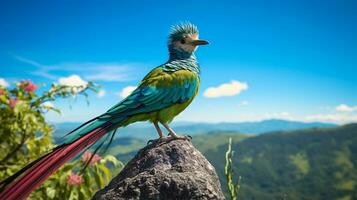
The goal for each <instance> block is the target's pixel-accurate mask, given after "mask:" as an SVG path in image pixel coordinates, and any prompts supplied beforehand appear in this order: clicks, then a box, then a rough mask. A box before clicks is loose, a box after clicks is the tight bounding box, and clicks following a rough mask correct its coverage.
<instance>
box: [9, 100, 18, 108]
mask: <svg viewBox="0 0 357 200" xmlns="http://www.w3.org/2000/svg"><path fill="white" fill-rule="evenodd" d="M18 102H19V100H18V99H14V98H11V99H10V102H9V105H10V108H15V106H16V104H17V103H18Z"/></svg>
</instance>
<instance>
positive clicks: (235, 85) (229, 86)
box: [203, 80, 248, 98]
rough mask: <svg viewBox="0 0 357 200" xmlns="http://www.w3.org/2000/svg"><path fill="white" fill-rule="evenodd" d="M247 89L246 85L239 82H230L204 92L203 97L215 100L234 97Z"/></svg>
mask: <svg viewBox="0 0 357 200" xmlns="http://www.w3.org/2000/svg"><path fill="white" fill-rule="evenodd" d="M247 89H248V84H247V83H243V82H239V81H234V80H233V81H231V82H230V83H224V84H221V85H219V86H217V87H210V88H207V89H206V90H205V92H204V93H203V96H205V97H207V98H217V97H223V96H234V95H238V94H239V93H241V92H242V91H243V90H247Z"/></svg>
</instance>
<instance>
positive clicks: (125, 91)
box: [119, 86, 136, 99]
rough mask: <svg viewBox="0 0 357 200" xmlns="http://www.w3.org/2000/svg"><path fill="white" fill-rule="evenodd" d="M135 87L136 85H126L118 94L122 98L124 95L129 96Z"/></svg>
mask: <svg viewBox="0 0 357 200" xmlns="http://www.w3.org/2000/svg"><path fill="white" fill-rule="evenodd" d="M135 89H136V86H127V87H125V88H123V89H122V90H121V91H120V92H119V96H120V97H121V98H123V99H124V98H125V97H127V96H129V95H130V94H131V93H132V92H133V91H134V90H135Z"/></svg>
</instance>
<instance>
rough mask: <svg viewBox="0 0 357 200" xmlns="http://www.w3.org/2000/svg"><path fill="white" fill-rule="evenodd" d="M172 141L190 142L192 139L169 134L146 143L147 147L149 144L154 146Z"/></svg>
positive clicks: (186, 136)
mask: <svg viewBox="0 0 357 200" xmlns="http://www.w3.org/2000/svg"><path fill="white" fill-rule="evenodd" d="M172 140H187V141H191V140H192V137H191V136H190V135H183V136H181V135H176V134H175V135H172V134H170V133H169V136H168V137H160V138H159V139H155V140H149V141H148V142H147V145H150V144H156V143H164V142H171V141H172Z"/></svg>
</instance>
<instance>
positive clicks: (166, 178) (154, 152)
mask: <svg viewBox="0 0 357 200" xmlns="http://www.w3.org/2000/svg"><path fill="white" fill-rule="evenodd" d="M93 199H96V200H109V199H110V200H111V199H145V200H150V199H180V200H184V199H224V195H223V193H222V190H221V184H220V182H219V179H218V176H217V174H216V172H215V169H214V168H213V166H212V165H211V164H210V163H209V162H208V161H207V159H206V158H205V157H204V156H203V155H202V154H201V153H200V152H199V151H198V150H197V149H196V148H195V147H194V146H193V145H192V144H191V142H190V141H186V140H174V141H171V142H169V143H161V144H158V143H154V144H150V145H148V146H146V147H144V148H143V149H141V150H140V151H139V152H138V153H137V155H136V156H135V157H134V158H133V159H132V160H131V161H130V162H129V163H128V164H127V165H126V166H125V167H124V169H123V170H122V171H121V172H120V173H119V175H118V176H117V177H115V178H114V179H113V180H112V181H111V182H110V184H109V185H108V186H107V187H105V188H104V189H102V190H100V191H98V192H97V193H96V194H95V196H94V198H93Z"/></svg>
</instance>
